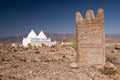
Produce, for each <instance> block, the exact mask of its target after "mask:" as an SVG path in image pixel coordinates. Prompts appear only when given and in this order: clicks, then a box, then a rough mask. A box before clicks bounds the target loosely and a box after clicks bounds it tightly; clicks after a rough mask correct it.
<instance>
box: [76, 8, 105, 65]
mask: <svg viewBox="0 0 120 80" xmlns="http://www.w3.org/2000/svg"><path fill="white" fill-rule="evenodd" d="M76 46H77V60H78V61H79V62H80V64H81V65H82V64H83V65H88V66H89V65H90V66H92V65H102V66H103V65H104V64H105V33H104V11H103V10H102V9H99V10H98V13H97V16H96V18H95V17H94V14H93V11H92V10H88V11H87V12H86V17H85V19H82V16H81V14H80V13H79V12H77V13H76Z"/></svg>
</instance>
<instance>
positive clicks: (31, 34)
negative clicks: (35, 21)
mask: <svg viewBox="0 0 120 80" xmlns="http://www.w3.org/2000/svg"><path fill="white" fill-rule="evenodd" d="M27 38H37V35H36V33H35V32H34V31H33V30H31V32H30V33H29V34H28V37H27Z"/></svg>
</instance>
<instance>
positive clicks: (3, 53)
mask: <svg viewBox="0 0 120 80" xmlns="http://www.w3.org/2000/svg"><path fill="white" fill-rule="evenodd" d="M74 48H75V47H74V46H60V45H58V46H55V47H51V48H49V47H46V46H43V47H42V48H36V47H31V46H29V48H23V47H22V46H18V45H11V44H6V45H3V44H1V45H0V80H120V54H119V53H120V50H119V47H117V48H116V47H114V48H113V47H112V48H111V47H107V48H106V53H107V62H108V65H107V66H108V67H110V68H108V67H107V68H106V67H104V68H97V67H94V66H92V67H89V68H88V67H87V66H86V67H79V68H71V67H70V66H69V65H70V64H71V63H72V62H73V61H75V56H76V53H75V49H74ZM73 65H75V64H73Z"/></svg>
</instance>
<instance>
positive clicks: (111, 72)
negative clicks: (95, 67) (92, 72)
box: [99, 67, 118, 75]
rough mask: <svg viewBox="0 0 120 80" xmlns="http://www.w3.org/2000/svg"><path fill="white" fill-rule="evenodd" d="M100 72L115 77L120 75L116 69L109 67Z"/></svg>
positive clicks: (101, 69)
mask: <svg viewBox="0 0 120 80" xmlns="http://www.w3.org/2000/svg"><path fill="white" fill-rule="evenodd" d="M99 71H100V72H101V73H102V74H105V75H115V74H117V73H118V72H117V71H116V70H115V69H113V68H107V67H103V68H100V69H99Z"/></svg>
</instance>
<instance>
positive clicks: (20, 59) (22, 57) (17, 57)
mask: <svg viewBox="0 0 120 80" xmlns="http://www.w3.org/2000/svg"><path fill="white" fill-rule="evenodd" d="M13 57H14V58H15V59H17V60H19V61H21V62H26V61H27V59H26V57H24V56H13Z"/></svg>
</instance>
